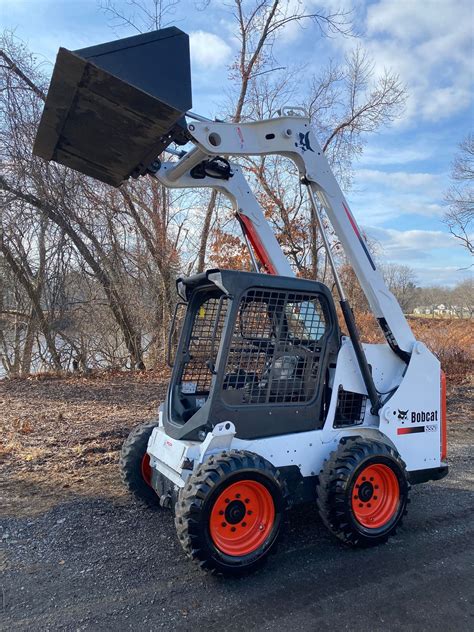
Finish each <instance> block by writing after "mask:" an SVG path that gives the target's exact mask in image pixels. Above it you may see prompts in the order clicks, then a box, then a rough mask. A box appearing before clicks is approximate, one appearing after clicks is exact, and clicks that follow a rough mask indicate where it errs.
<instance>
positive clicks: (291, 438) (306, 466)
mask: <svg viewBox="0 0 474 632" xmlns="http://www.w3.org/2000/svg"><path fill="white" fill-rule="evenodd" d="M364 350H365V352H366V355H367V359H368V362H369V364H370V365H371V366H372V367H373V376H374V382H375V385H376V387H377V389H378V390H379V391H380V392H389V391H390V390H392V389H393V388H394V387H395V386H396V385H397V384H399V383H401V385H400V386H399V387H398V389H397V391H396V393H395V394H394V395H393V396H392V397H391V398H390V399H389V401H388V402H387V404H386V405H385V406H383V408H382V410H381V415H380V418H379V416H375V415H372V414H371V412H370V406H367V407H366V410H365V417H364V419H363V423H362V424H360V425H356V426H353V427H348V428H334V427H333V422H334V413H335V410H336V401H337V393H338V388H339V386H342V387H343V388H344V389H345V390H350V391H353V392H358V393H363V394H366V389H365V386H364V383H363V381H362V378H361V376H360V372H359V370H358V365H357V360H356V358H355V355H354V351H353V348H352V343H351V341H350V340H349V339H347V338H346V339H344V340H343V343H342V346H341V350H340V351H339V355H338V360H337V366H336V371H335V374H334V378H333V385H332V399H331V403H330V406H329V411H328V415H327V418H326V422H325V425H324V427H323V428H322V429H321V430H312V431H310V432H298V433H295V434H286V435H280V436H276V437H265V438H262V439H253V440H242V439H239V438H237V437H235V428H234V426H233V424H231V423H230V422H228V425H229V429H227V430H223V427H224V426H225V425H226V424H225V420H222V423H218V424H217V426H216V428H215V429H214V430H213V432H212V433H209V434H208V435H207V437H206V439H205V440H204V442H202V443H200V442H196V441H181V440H177V439H171V438H169V437H168V436H167V435H166V433H165V431H164V428H163V427H161V426H160V427H158V428H156V429H155V430H154V431H153V433H152V436H151V438H150V442H149V446H148V452H149V454H150V455H151V457H152V466H153V467H156V468H157V469H158V470H159V471H161V472H162V473H163V474H164V475H165V476H167V477H168V478H170V479H171V480H173V482H176V478H177V477H178V478H180V479H181V481H182V482H179V483H177V485H178V486H180V487H181V486H183V485H184V481H185V480H186V478H187V476H189V474H190V472H191V471H190V470H185V469H183V467H182V466H183V463H184V461H185V460H186V459H189V460H190V461H193V462H194V467H197V466H198V465H199V463H202V461H203V459H204V458H206V457H207V456H210V455H211V454H215V453H216V452H220V451H222V450H229V449H235V450H249V451H251V452H255V453H256V454H260V455H261V456H263V457H264V458H266V459H267V460H268V461H270V463H272V464H273V465H274V466H275V467H284V466H287V465H296V466H298V468H299V469H300V471H301V474H302V475H303V476H305V477H306V476H314V475H317V474H318V473H319V472H320V470H321V468H322V465H323V463H324V460H325V459H327V458H328V456H329V454H330V453H331V452H332V451H333V450H335V449H336V447H337V445H338V443H339V441H340V440H341V438H343V437H345V436H351V435H362V436H368V437H371V438H373V439H379V440H382V441H385V442H386V443H388V444H390V445H392V446H393V447H394V448H395V449H396V450H397V451H398V452H399V454H400V455H401V456H402V458H403V460H404V461H405V463H406V465H407V470H408V471H409V472H410V471H417V470H423V469H430V468H436V467H440V466H441V465H442V462H441V460H440V442H441V434H440V433H441V423H440V419H441V402H440V390H439V370H440V368H439V362H438V360H436V358H435V357H434V356H433V355H432V354H431V353H430V352H429V351H428V350H427V349H426V347H425V346H424V345H422V344H421V343H417V347H416V350H415V352H414V354H413V356H412V359H411V361H410V364H409V366H408V368H406V366H405V364H404V363H403V362H402V361H401V360H400V359H399V358H398V357H397V356H396V355H395V354H394V353H393V352H392V351H391V350H390V348H389V347H388V346H387V345H384V344H380V345H364ZM405 369H406V373H405V376H404V377H403V378H402V373H403V371H404V370H405ZM434 376H438V378H437V379H436V378H435V377H434ZM400 411H401V412H402V413H404V415H400ZM422 413H424V417H426V416H427V414H428V413H429V415H428V416H429V420H428V421H426V420H425V421H423V419H424V417H423V415H422ZM400 416H401V417H406V418H400ZM432 418H433V420H432ZM412 419H413V420H412ZM417 428H418V429H422V431H415V432H412V431H413V430H415V429H417ZM399 430H401V431H404V432H405V434H400V433H399ZM407 430H410V432H409V433H408V432H407ZM170 468H172V469H174V473H173V476H170V474H169V471H170Z"/></svg>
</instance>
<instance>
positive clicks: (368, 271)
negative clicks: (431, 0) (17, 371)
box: [34, 28, 448, 574]
mask: <svg viewBox="0 0 474 632" xmlns="http://www.w3.org/2000/svg"><path fill="white" fill-rule="evenodd" d="M191 106H192V103H191V78H190V62H189V43H188V36H187V35H186V34H185V33H183V32H182V31H180V30H179V29H177V28H167V29H162V30H159V31H156V32H154V33H147V34H145V35H138V36H136V37H131V38H126V39H122V40H118V41H115V42H110V43H106V44H102V45H99V46H94V47H91V48H86V49H82V50H79V51H75V52H71V51H68V50H65V49H60V51H59V53H58V57H57V61H56V66H55V68H54V73H53V77H52V81H51V86H50V90H49V93H48V98H47V102H46V106H45V110H44V113H43V117H42V120H41V124H40V127H39V130H38V134H37V139H36V143H35V148H34V152H35V153H36V154H37V155H39V156H41V157H43V158H45V159H46V160H55V161H57V162H59V163H62V164H64V165H67V166H69V167H72V168H73V169H76V170H78V171H80V172H82V173H85V174H87V175H90V176H92V177H94V178H97V179H99V180H101V181H103V182H107V183H109V184H111V185H113V186H120V184H121V183H122V182H124V181H126V180H127V179H128V178H129V177H135V178H136V177H139V176H143V175H147V174H148V175H149V176H151V177H155V178H158V180H159V181H160V183H162V184H163V185H164V186H166V187H170V188H194V187H209V188H211V189H215V190H217V191H219V192H221V193H222V194H224V195H226V196H227V197H228V198H229V200H230V201H231V203H232V205H233V208H234V209H235V215H236V218H237V220H238V222H239V223H240V226H241V228H242V230H243V233H244V237H245V240H246V242H247V245H248V247H249V254H250V258H251V261H252V263H253V268H254V272H251V273H249V272H237V271H231V270H217V269H216V270H208V271H207V272H204V273H202V274H196V275H194V276H191V277H189V278H180V279H178V281H177V294H178V297H179V302H178V304H177V311H176V315H175V319H174V322H173V325H172V331H171V333H170V346H173V345H171V342H172V341H173V340H175V339H177V338H178V328H179V329H180V331H179V342H178V344H177V348H176V349H170V353H169V356H170V358H169V359H170V362H172V364H173V371H172V376H171V380H170V384H169V388H168V393H167V397H166V400H165V402H164V403H163V404H162V405H161V406H160V410H159V415H158V418H157V419H156V420H154V421H151V422H149V423H146V424H144V425H142V426H139V427H138V428H136V429H135V430H134V431H133V432H132V433H131V435H130V436H129V438H128V439H127V440H126V441H125V443H124V446H123V451H122V458H121V466H122V473H123V477H124V480H125V482H126V484H127V485H128V487H129V489H130V490H131V491H132V492H134V493H135V494H136V495H137V496H138V497H139V498H141V499H142V500H144V501H146V502H149V503H150V502H152V503H156V504H158V503H159V504H161V506H164V507H170V508H171V509H173V511H174V515H175V521H176V529H177V533H178V538H179V540H180V542H181V544H182V546H183V548H184V550H185V552H186V553H187V555H188V556H189V557H190V558H192V559H194V560H195V561H196V562H198V564H199V565H200V567H201V568H202V569H204V570H208V571H213V572H218V573H223V574H236V573H242V572H245V571H247V572H248V571H250V570H253V569H254V568H256V567H257V566H258V565H259V564H260V563H261V562H262V561H263V560H264V559H265V558H266V556H267V555H268V553H269V552H270V551H271V550H272V549H273V548H274V547H275V544H276V542H277V540H278V536H279V533H280V529H281V526H282V522H283V517H284V512H285V510H286V509H288V508H289V507H291V506H292V505H295V504H297V503H302V502H315V503H317V506H318V509H319V513H320V515H321V518H322V521H323V523H324V524H325V525H326V527H327V528H328V529H329V531H330V532H331V533H332V534H333V535H334V536H336V537H337V538H339V540H341V541H342V542H344V543H346V544H348V545H353V546H370V545H374V544H378V543H381V542H385V541H386V540H387V539H388V538H389V537H390V536H392V535H393V534H394V533H395V530H396V528H397V527H398V526H399V525H400V523H401V520H402V517H403V515H404V514H405V512H406V507H407V501H408V490H409V486H410V484H414V483H420V482H424V481H428V480H435V479H439V478H442V477H443V476H445V475H446V474H447V472H448V466H447V464H446V409H445V380H444V375H443V373H442V372H441V370H440V364H439V362H438V360H437V359H436V357H435V356H434V355H433V354H432V353H431V352H430V351H429V350H428V349H427V348H426V346H425V345H424V344H423V343H422V342H418V341H417V340H416V339H415V338H414V336H413V333H412V332H411V330H410V327H409V325H408V323H407V321H406V319H405V317H404V315H403V313H402V310H401V309H400V306H399V304H398V303H397V301H396V299H395V297H394V296H393V295H392V294H391V293H390V292H389V290H388V289H387V287H386V285H385V283H384V281H383V279H382V276H381V274H380V273H379V271H378V270H377V266H376V265H375V263H374V261H373V259H372V257H371V256H370V253H369V251H368V249H367V246H366V243H365V240H364V237H363V236H362V235H361V232H360V230H359V228H358V226H357V223H356V221H355V219H354V216H353V215H352V213H351V211H350V209H349V205H348V203H347V201H346V199H345V198H344V195H343V194H342V192H341V190H340V188H339V185H338V183H337V181H336V180H335V178H334V176H333V174H332V171H331V168H330V166H329V164H328V161H327V160H326V158H325V156H324V154H323V152H322V151H321V148H320V146H319V144H318V141H317V140H316V138H315V136H314V134H313V132H312V130H311V127H310V121H309V119H308V118H307V116H306V115H305V114H304V113H301V111H300V110H298V108H293V109H289V108H286V109H283V110H282V112H281V115H280V116H278V117H276V118H271V119H268V120H259V121H254V122H245V123H239V124H235V123H227V122H221V121H212V120H209V119H206V118H204V117H202V116H199V115H196V114H193V113H192V112H191V111H190V108H191ZM170 145H174V146H175V147H174V148H173V147H170ZM176 145H186V147H187V151H184V150H183V149H176ZM165 152H168V154H169V155H170V156H171V155H173V154H174V157H173V158H172V159H171V158H170V160H169V161H162V160H160V159H159V158H158V156H161V157H163V155H164V154H165ZM267 154H278V155H282V156H285V157H287V158H289V159H290V160H293V161H294V163H295V164H296V166H297V168H298V171H299V174H300V184H301V185H302V186H303V187H304V189H305V190H306V192H307V195H308V200H309V203H310V205H311V207H312V211H313V212H314V214H315V217H316V218H317V220H318V222H319V226H320V231H321V235H322V238H323V240H324V244H325V246H326V250H327V256H328V259H329V262H330V264H331V267H332V272H333V276H334V279H335V284H336V287H337V291H338V298H339V302H340V307H341V310H342V314H343V316H344V319H345V325H346V329H347V331H348V334H349V335H348V336H341V332H340V330H339V325H338V319H337V317H336V309H335V305H334V301H333V297H332V295H331V293H330V291H329V290H328V288H327V287H325V286H324V285H322V284H321V283H318V282H317V281H314V280H311V279H300V278H297V277H296V276H295V275H294V273H293V270H292V268H291V267H290V265H289V263H288V261H287V259H286V258H285V256H284V254H283V252H282V250H281V248H280V246H279V244H278V241H277V239H276V238H275V236H274V234H273V232H272V230H271V228H270V226H269V224H268V223H267V221H266V219H265V216H264V214H263V212H262V210H261V208H260V206H259V204H258V202H257V200H256V198H255V197H254V195H253V193H252V191H251V189H250V188H249V185H248V183H247V181H246V179H245V177H244V174H243V172H242V169H241V166H240V165H239V164H238V163H235V162H232V157H239V156H264V155H267ZM322 209H324V210H325V212H326V214H327V217H328V219H329V220H330V222H331V223H332V226H333V229H334V231H335V233H336V235H337V237H338V239H339V240H340V242H341V244H342V246H343V248H344V250H345V253H346V256H347V258H348V259H349V260H350V262H351V264H352V266H353V268H354V270H355V273H356V274H357V277H358V279H359V282H360V284H361V286H362V288H363V291H364V293H365V295H366V297H367V300H368V302H369V305H370V307H371V310H372V312H373V314H374V315H375V317H376V318H377V320H378V322H379V324H380V327H381V329H382V331H383V333H384V335H385V338H386V343H385V344H362V343H361V342H360V339H359V335H358V330H357V326H356V323H355V321H354V317H353V313H352V309H351V307H350V306H349V304H348V301H347V299H346V296H345V293H344V288H343V287H342V285H341V282H340V279H339V276H338V273H337V269H336V267H335V265H334V261H333V259H332V255H331V249H330V247H329V243H328V237H327V235H326V232H325V228H324V225H323V222H322V220H321V210H322ZM182 311H184V317H183V318H180V313H181V312H182ZM180 322H181V323H182V324H181V325H179V323H180Z"/></svg>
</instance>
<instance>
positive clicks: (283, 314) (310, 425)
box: [210, 288, 338, 439]
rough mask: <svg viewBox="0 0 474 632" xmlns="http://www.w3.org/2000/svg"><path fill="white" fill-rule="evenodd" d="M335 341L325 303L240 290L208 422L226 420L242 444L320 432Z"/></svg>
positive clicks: (312, 297) (329, 305) (312, 296)
mask: <svg viewBox="0 0 474 632" xmlns="http://www.w3.org/2000/svg"><path fill="white" fill-rule="evenodd" d="M328 294H329V293H328ZM337 339H338V328H337V323H336V315H335V311H334V304H333V302H332V300H331V297H330V296H329V297H328V296H326V295H324V294H322V293H316V292H315V293H308V292H294V291H288V290H276V289H263V288H250V289H247V290H246V291H245V292H244V293H243V294H242V295H241V296H240V298H239V299H238V300H234V301H233V307H232V314H231V316H230V320H229V326H228V328H227V331H226V335H225V337H224V340H223V345H222V346H223V348H222V352H221V357H220V358H219V377H218V379H217V381H216V385H215V388H216V393H215V397H213V402H212V408H211V411H210V414H211V416H212V418H213V419H217V420H229V421H232V422H233V423H234V424H235V426H236V430H237V437H239V438H248V439H250V438H257V437H264V436H274V435H279V434H287V433H293V432H303V431H306V430H313V429H315V428H320V427H322V425H323V423H324V410H323V409H324V400H325V397H324V396H325V390H326V376H327V367H328V362H329V358H330V357H331V356H332V355H334V354H335V353H337V347H338V340H337ZM217 392H220V396H217Z"/></svg>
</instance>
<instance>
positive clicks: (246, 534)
mask: <svg viewBox="0 0 474 632" xmlns="http://www.w3.org/2000/svg"><path fill="white" fill-rule="evenodd" d="M274 522H275V505H274V503H273V498H272V495H271V493H270V492H269V491H268V489H267V488H266V487H265V485H262V483H258V482H257V481H251V480H243V481H239V482H237V483H233V484H232V485H229V487H227V488H226V489H225V490H224V491H223V492H221V493H220V494H219V496H218V497H217V500H216V502H215V503H214V506H213V508H212V512H211V517H210V520H209V529H210V534H211V538H212V540H213V542H214V544H215V545H216V547H217V548H218V549H219V550H220V551H222V552H223V553H225V554H226V555H234V556H241V555H248V554H249V553H252V552H253V551H256V550H257V549H258V548H259V547H260V546H262V544H263V543H264V542H265V540H266V539H267V538H268V536H269V535H270V533H271V531H272V527H273V525H274Z"/></svg>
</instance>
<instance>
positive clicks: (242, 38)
mask: <svg viewBox="0 0 474 632" xmlns="http://www.w3.org/2000/svg"><path fill="white" fill-rule="evenodd" d="M232 16H233V19H234V21H235V23H236V24H237V28H238V40H239V51H238V53H237V55H236V57H235V60H234V62H233V64H232V65H231V67H230V71H231V72H230V80H231V81H232V83H233V85H234V90H233V94H232V96H231V99H230V102H229V103H228V104H227V107H226V112H225V115H226V118H228V119H229V120H231V121H232V122H234V123H239V122H240V121H241V120H248V119H251V118H252V116H251V115H252V104H253V100H252V99H250V100H247V98H248V95H249V92H250V90H251V89H252V86H253V87H255V85H256V83H257V82H258V81H259V80H261V78H262V77H264V76H266V75H267V74H268V73H272V72H273V71H275V70H277V69H281V68H280V67H279V66H278V64H277V63H276V60H275V58H274V55H273V47H274V44H275V41H276V40H277V38H278V35H279V34H281V32H282V31H283V30H284V29H285V28H287V27H288V26H289V25H291V24H298V25H299V26H301V27H303V26H305V25H306V24H311V25H312V26H313V27H315V28H316V29H317V30H318V34H319V35H322V36H326V35H328V34H334V33H338V34H341V35H349V34H350V33H351V25H350V20H349V18H350V16H349V14H348V13H347V12H344V11H334V12H331V11H329V10H324V9H319V10H316V11H307V10H306V7H305V5H304V4H303V3H294V2H290V1H289V0H283V1H281V0H257V1H255V2H253V3H250V4H247V3H244V2H243V1H242V0H234V2H233V11H232ZM216 199H217V193H216V192H212V194H211V196H210V199H209V203H208V206H207V209H206V213H205V217H204V226H203V231H202V236H201V243H200V247H199V253H198V264H197V267H198V271H202V270H203V269H204V267H205V258H206V252H207V246H208V241H209V229H210V226H211V222H212V216H213V214H214V211H215V207H216Z"/></svg>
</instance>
